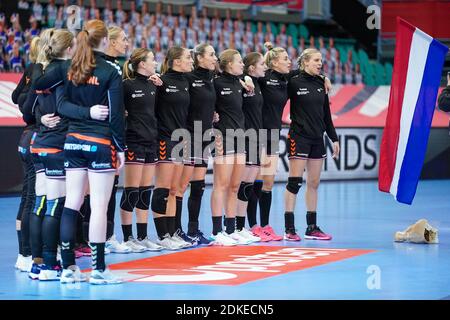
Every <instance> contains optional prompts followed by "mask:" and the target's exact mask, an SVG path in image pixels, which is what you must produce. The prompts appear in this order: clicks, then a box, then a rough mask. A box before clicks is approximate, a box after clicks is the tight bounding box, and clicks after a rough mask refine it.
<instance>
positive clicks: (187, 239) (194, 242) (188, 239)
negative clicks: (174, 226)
mask: <svg viewBox="0 0 450 320" xmlns="http://www.w3.org/2000/svg"><path fill="white" fill-rule="evenodd" d="M178 235H179V236H180V237H181V239H183V241H185V242H187V243H190V244H191V247H195V246H196V245H198V241H197V239H196V238H191V237H189V236H188V235H187V234H186V233H184V231H180V233H179V234H178Z"/></svg>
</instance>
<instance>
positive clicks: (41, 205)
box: [33, 195, 47, 217]
mask: <svg viewBox="0 0 450 320" xmlns="http://www.w3.org/2000/svg"><path fill="white" fill-rule="evenodd" d="M46 211H47V196H45V195H43V196H36V200H35V204H34V209H33V214H35V215H36V216H38V217H40V216H43V214H45V212H46Z"/></svg>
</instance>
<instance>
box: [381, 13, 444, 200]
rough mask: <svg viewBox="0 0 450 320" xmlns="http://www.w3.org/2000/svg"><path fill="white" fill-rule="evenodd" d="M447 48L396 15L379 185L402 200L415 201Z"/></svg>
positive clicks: (382, 189)
mask: <svg viewBox="0 0 450 320" xmlns="http://www.w3.org/2000/svg"><path fill="white" fill-rule="evenodd" d="M447 51H448V48H447V47H446V46H444V45H443V44H442V43H440V42H438V41H436V40H435V39H433V38H432V37H431V36H429V35H428V34H426V33H425V32H423V31H422V30H420V29H418V28H416V27H414V26H412V25H411V24H409V23H408V22H406V21H405V20H402V19H400V18H397V35H396V46H395V56H394V71H393V75H392V84H391V92H390V96H389V107H388V114H387V117H386V124H385V128H384V131H383V138H382V140H381V148H380V166H379V175H378V186H379V189H380V191H384V192H388V193H391V194H392V195H393V196H394V197H395V198H396V200H397V201H399V202H402V203H406V204H411V203H412V201H413V199H414V196H415V194H416V189H417V184H418V182H419V177H420V172H421V170H422V166H423V162H424V159H425V153H426V150H427V143H428V136H429V133H430V127H431V122H432V119H433V113H434V109H435V106H436V98H437V93H438V89H439V83H440V79H441V73H442V68H443V65H444V60H445V55H446V54H447Z"/></svg>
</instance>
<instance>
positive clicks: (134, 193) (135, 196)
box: [120, 187, 139, 212]
mask: <svg viewBox="0 0 450 320" xmlns="http://www.w3.org/2000/svg"><path fill="white" fill-rule="evenodd" d="M138 200H139V188H136V187H128V188H125V189H124V190H123V193H122V198H121V199H120V209H122V210H125V211H128V212H133V210H134V208H135V207H136V203H137V202H138Z"/></svg>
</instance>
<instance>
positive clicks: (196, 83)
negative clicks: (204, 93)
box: [192, 80, 205, 88]
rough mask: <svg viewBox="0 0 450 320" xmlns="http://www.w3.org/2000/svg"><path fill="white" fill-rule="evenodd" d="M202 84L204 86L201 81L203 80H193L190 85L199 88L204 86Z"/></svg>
mask: <svg viewBox="0 0 450 320" xmlns="http://www.w3.org/2000/svg"><path fill="white" fill-rule="evenodd" d="M204 86H205V83H204V82H203V80H195V81H194V82H193V83H192V87H193V88H195V87H199V88H201V87H204Z"/></svg>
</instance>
